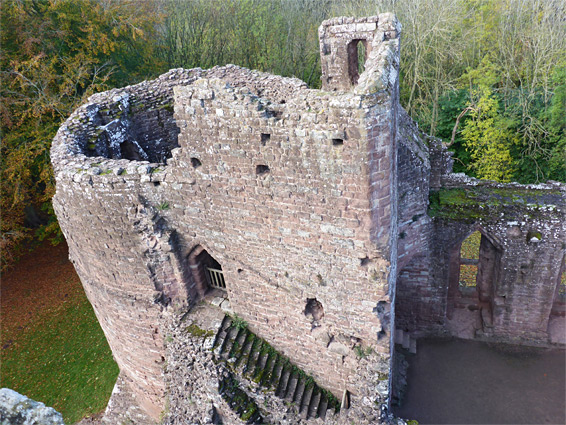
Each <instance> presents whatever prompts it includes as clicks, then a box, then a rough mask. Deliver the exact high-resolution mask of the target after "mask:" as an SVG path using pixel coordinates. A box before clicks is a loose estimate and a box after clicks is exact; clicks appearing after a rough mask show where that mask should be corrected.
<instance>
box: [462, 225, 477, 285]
mask: <svg viewBox="0 0 566 425" xmlns="http://www.w3.org/2000/svg"><path fill="white" fill-rule="evenodd" d="M481 237H482V236H481V233H480V232H479V231H477V230H476V231H475V232H474V233H472V234H471V235H470V236H468V237H467V238H466V239H465V240H464V242H462V245H461V246H460V277H459V279H458V289H459V290H460V292H462V293H463V294H469V293H473V292H475V290H476V280H477V276H478V265H479V261H480V243H481Z"/></svg>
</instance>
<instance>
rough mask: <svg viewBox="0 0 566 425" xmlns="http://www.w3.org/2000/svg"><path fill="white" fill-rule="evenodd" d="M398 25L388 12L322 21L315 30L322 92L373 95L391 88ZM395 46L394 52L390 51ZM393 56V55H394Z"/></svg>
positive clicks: (398, 33) (395, 59)
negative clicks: (318, 48)
mask: <svg viewBox="0 0 566 425" xmlns="http://www.w3.org/2000/svg"><path fill="white" fill-rule="evenodd" d="M400 33H401V24H400V23H399V21H397V19H396V18H395V16H394V15H393V14H391V13H383V14H381V15H379V16H370V17H366V18H351V17H340V18H332V19H329V20H327V21H324V22H323V23H322V25H321V26H320V28H319V30H318V36H319V40H320V57H321V64H322V89H323V90H328V91H347V90H352V89H353V88H355V92H356V93H360V94H369V93H375V92H377V91H379V90H382V89H383V88H385V87H387V86H388V85H391V83H393V82H394V81H395V80H396V78H397V74H396V68H397V67H395V66H390V65H392V64H395V63H396V64H398V63H399V57H398V51H399V48H398V44H399V35H400ZM391 44H395V45H396V47H397V48H396V49H390V48H389V47H390V45H391ZM396 53H397V54H396Z"/></svg>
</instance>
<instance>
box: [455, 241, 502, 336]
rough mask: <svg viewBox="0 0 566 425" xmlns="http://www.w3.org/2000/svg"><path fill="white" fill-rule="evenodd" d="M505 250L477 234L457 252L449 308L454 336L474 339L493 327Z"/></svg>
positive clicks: (459, 246)
mask: <svg viewBox="0 0 566 425" xmlns="http://www.w3.org/2000/svg"><path fill="white" fill-rule="evenodd" d="M500 257H501V250H500V249H498V248H497V247H496V246H495V245H494V243H493V242H492V241H491V239H490V238H488V237H487V236H486V235H485V234H483V233H482V232H481V231H480V230H475V231H474V232H472V233H471V234H469V235H468V236H467V237H466V239H464V240H463V241H462V242H461V243H460V244H458V245H456V246H455V247H454V248H453V251H452V254H451V256H450V285H449V288H448V299H447V305H446V317H447V326H448V328H449V329H450V331H451V333H452V334H453V335H454V336H457V337H460V338H468V339H471V338H474V337H475V336H476V335H477V333H478V332H489V331H490V329H491V328H492V327H493V300H494V297H495V293H494V291H495V289H494V288H495V282H496V281H497V279H498V277H497V276H498V272H499V271H498V267H497V265H498V264H499V259H500Z"/></svg>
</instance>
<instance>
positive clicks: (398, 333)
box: [395, 329, 417, 354]
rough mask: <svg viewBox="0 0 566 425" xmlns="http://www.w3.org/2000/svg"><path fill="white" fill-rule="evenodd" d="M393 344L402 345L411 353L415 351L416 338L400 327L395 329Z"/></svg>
mask: <svg viewBox="0 0 566 425" xmlns="http://www.w3.org/2000/svg"><path fill="white" fill-rule="evenodd" d="M395 344H399V345H401V346H403V348H404V349H405V350H408V351H409V353H411V354H416V353H417V340H416V339H414V338H413V337H412V336H411V335H410V334H409V333H408V332H404V331H403V330H402V329H395Z"/></svg>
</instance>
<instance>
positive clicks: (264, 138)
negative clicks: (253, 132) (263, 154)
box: [261, 133, 271, 146]
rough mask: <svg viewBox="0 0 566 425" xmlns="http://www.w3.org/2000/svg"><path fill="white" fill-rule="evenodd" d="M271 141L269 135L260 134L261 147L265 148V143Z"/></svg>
mask: <svg viewBox="0 0 566 425" xmlns="http://www.w3.org/2000/svg"><path fill="white" fill-rule="evenodd" d="M269 139H271V134H267V133H261V145H262V146H265V145H266V144H267V142H269Z"/></svg>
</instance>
